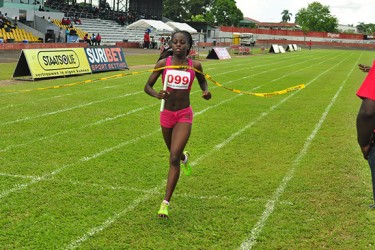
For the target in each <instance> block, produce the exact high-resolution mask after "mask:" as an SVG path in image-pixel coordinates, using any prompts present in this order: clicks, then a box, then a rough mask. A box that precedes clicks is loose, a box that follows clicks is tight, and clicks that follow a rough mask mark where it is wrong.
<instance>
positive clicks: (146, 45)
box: [143, 32, 150, 49]
mask: <svg viewBox="0 0 375 250" xmlns="http://www.w3.org/2000/svg"><path fill="white" fill-rule="evenodd" d="M149 47H150V34H149V33H148V32H145V35H144V36H143V48H144V49H148V48H149Z"/></svg>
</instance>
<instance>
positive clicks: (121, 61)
mask: <svg viewBox="0 0 375 250" xmlns="http://www.w3.org/2000/svg"><path fill="white" fill-rule="evenodd" d="M85 52H86V56H87V60H88V61H89V64H90V68H91V71H92V72H93V73H95V72H100V71H112V70H122V69H128V65H127V63H126V60H125V55H124V53H123V52H122V49H121V48H118V47H89V48H85Z"/></svg>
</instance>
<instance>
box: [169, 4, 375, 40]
mask: <svg viewBox="0 0 375 250" xmlns="http://www.w3.org/2000/svg"><path fill="white" fill-rule="evenodd" d="M163 5H164V8H163V16H165V17H167V18H169V19H172V20H174V21H179V22H184V21H196V22H207V23H208V24H211V25H219V26H220V25H224V26H232V25H233V26H236V27H237V26H239V25H240V22H241V21H242V20H243V19H244V16H243V13H242V11H241V10H240V9H238V8H237V5H236V1H235V0H181V1H175V0H164V1H163ZM292 16H293V14H292V13H290V12H289V11H288V10H283V11H282V12H281V22H285V23H287V22H288V21H290V20H291V17H292ZM295 23H296V24H298V25H299V26H300V28H301V29H302V31H304V32H308V31H321V32H338V24H339V23H338V19H337V18H336V17H335V16H333V15H331V12H330V9H329V6H326V5H322V4H321V3H319V2H317V1H315V2H312V3H309V4H308V6H307V8H301V9H300V10H299V11H298V12H297V13H296V14H295ZM350 26H353V27H354V25H350ZM249 28H255V23H251V24H249ZM356 28H357V29H358V30H359V32H361V33H364V34H368V35H371V34H373V33H374V31H375V24H371V23H369V24H366V23H363V22H361V23H359V24H358V25H357V26H356Z"/></svg>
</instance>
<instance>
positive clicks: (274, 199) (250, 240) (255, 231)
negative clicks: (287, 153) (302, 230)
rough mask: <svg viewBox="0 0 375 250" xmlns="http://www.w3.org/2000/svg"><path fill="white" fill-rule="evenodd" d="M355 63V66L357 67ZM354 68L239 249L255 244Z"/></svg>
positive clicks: (248, 247) (249, 247)
mask: <svg viewBox="0 0 375 250" xmlns="http://www.w3.org/2000/svg"><path fill="white" fill-rule="evenodd" d="M357 63H358V62H357ZM357 63H356V64H355V65H357ZM334 67H336V66H334ZM355 67H356V66H354V67H353V68H352V70H351V71H350V72H349V73H348V75H347V76H346V78H345V80H344V81H343V83H342V84H341V86H340V88H339V89H338V90H337V92H336V94H335V95H334V97H333V98H332V100H331V102H330V103H329V105H328V106H327V108H326V109H325V111H324V113H323V114H322V116H321V118H320V120H319V122H318V123H317V124H316V125H315V128H314V130H313V131H312V133H311V134H310V135H309V136H308V137H307V139H306V141H305V143H304V146H303V148H302V149H301V151H300V153H299V154H298V155H297V157H296V158H295V159H294V161H293V163H292V167H291V168H290V170H289V171H288V172H287V173H286V175H285V176H284V178H283V180H282V181H281V183H280V185H279V187H278V188H277V189H276V191H275V193H274V194H273V196H272V198H271V199H270V200H268V202H267V203H266V209H265V210H264V211H263V213H262V216H261V217H260V219H259V220H258V222H257V223H256V224H255V226H254V227H253V229H252V230H251V234H250V237H249V238H248V239H246V240H245V241H243V242H242V244H241V247H240V248H241V249H251V248H252V247H253V246H254V245H255V244H256V241H257V238H258V236H259V234H260V233H261V232H262V230H263V228H264V226H265V224H266V221H267V219H268V218H269V217H270V215H271V214H272V212H273V211H274V209H275V205H276V203H277V202H278V201H279V198H280V196H281V195H282V194H283V193H284V191H285V188H286V187H287V185H288V183H289V181H290V180H291V179H292V178H293V176H294V173H295V171H296V168H297V166H298V165H299V164H300V161H301V159H302V158H303V156H304V155H305V154H306V153H307V150H308V148H309V146H310V144H311V142H312V140H313V139H314V138H315V136H316V134H317V133H318V131H319V129H320V128H321V126H322V124H323V122H324V121H325V119H326V118H327V115H328V113H329V111H330V110H331V108H332V106H333V104H334V103H335V102H336V99H337V97H338V96H339V94H340V93H341V90H342V89H343V87H344V85H345V84H346V82H347V81H348V79H349V76H350V75H351V74H352V72H353V70H354V68H355ZM332 68H333V67H332ZM332 68H331V69H332ZM331 69H328V70H327V71H330V70H331ZM327 71H325V72H327Z"/></svg>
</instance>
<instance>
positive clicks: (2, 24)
mask: <svg viewBox="0 0 375 250" xmlns="http://www.w3.org/2000/svg"><path fill="white" fill-rule="evenodd" d="M2 28H4V20H3V19H2V18H0V29H2Z"/></svg>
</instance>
